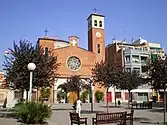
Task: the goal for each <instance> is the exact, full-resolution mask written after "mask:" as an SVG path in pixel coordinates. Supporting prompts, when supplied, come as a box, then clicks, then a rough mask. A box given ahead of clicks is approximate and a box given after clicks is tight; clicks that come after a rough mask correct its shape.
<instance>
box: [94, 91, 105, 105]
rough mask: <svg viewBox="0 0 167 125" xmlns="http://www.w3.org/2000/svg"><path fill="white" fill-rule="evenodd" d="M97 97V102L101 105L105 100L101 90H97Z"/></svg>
mask: <svg viewBox="0 0 167 125" xmlns="http://www.w3.org/2000/svg"><path fill="white" fill-rule="evenodd" d="M95 97H96V100H97V102H98V103H99V102H100V101H101V100H103V97H104V93H103V92H101V91H99V90H97V91H96V92H95Z"/></svg>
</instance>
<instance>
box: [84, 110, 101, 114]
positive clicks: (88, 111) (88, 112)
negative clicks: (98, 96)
mask: <svg viewBox="0 0 167 125" xmlns="http://www.w3.org/2000/svg"><path fill="white" fill-rule="evenodd" d="M81 113H82V114H91V113H104V111H90V110H82V111H81Z"/></svg>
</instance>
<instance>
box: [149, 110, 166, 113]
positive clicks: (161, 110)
mask: <svg viewBox="0 0 167 125" xmlns="http://www.w3.org/2000/svg"><path fill="white" fill-rule="evenodd" d="M150 112H161V113H163V112H164V109H151V110H150Z"/></svg>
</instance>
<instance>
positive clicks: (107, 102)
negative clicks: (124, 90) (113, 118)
mask: <svg viewBox="0 0 167 125" xmlns="http://www.w3.org/2000/svg"><path fill="white" fill-rule="evenodd" d="M107 113H108V87H107Z"/></svg>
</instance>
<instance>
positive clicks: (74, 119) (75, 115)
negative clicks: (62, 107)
mask: <svg viewBox="0 0 167 125" xmlns="http://www.w3.org/2000/svg"><path fill="white" fill-rule="evenodd" d="M70 120H71V125H73V124H77V125H81V124H85V125H87V118H80V117H79V115H78V113H72V112H70Z"/></svg>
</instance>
